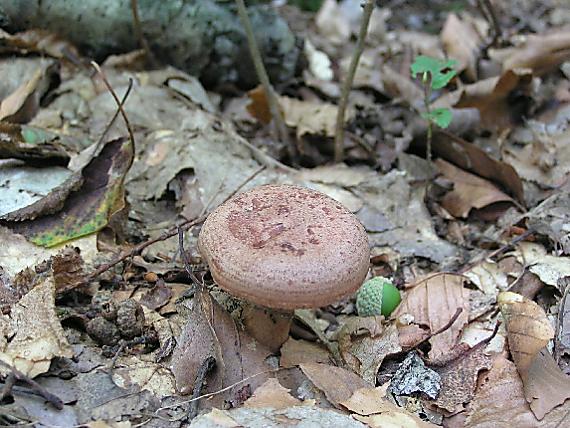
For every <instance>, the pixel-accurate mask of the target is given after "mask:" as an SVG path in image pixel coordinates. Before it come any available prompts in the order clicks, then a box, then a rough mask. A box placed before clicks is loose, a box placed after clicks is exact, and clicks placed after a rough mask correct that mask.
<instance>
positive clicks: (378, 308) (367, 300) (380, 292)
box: [356, 276, 401, 317]
mask: <svg viewBox="0 0 570 428" xmlns="http://www.w3.org/2000/svg"><path fill="white" fill-rule="evenodd" d="M400 301H401V298H400V292H399V291H398V289H397V288H396V287H394V284H392V283H391V282H390V281H389V280H388V279H386V278H383V277H381V276H377V277H375V278H372V279H369V280H368V281H366V282H365V283H364V284H362V286H361V287H360V290H358V293H357V294H356V309H357V310H358V315H359V316H361V317H371V316H374V315H384V316H385V317H388V316H389V315H390V314H391V313H392V311H394V309H396V307H397V306H398V305H399V304H400Z"/></svg>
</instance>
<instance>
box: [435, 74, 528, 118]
mask: <svg viewBox="0 0 570 428" xmlns="http://www.w3.org/2000/svg"><path fill="white" fill-rule="evenodd" d="M531 82H532V73H531V72H530V70H526V69H515V70H506V71H505V72H503V74H502V75H501V76H497V77H490V78H488V79H484V80H479V81H478V82H475V83H472V84H470V85H465V86H463V87H461V88H459V89H457V90H455V91H453V92H450V93H449V94H446V95H444V96H442V97H440V98H439V99H438V100H437V101H436V102H435V103H433V107H434V108H438V107H455V108H469V107H475V108H477V109H478V110H479V112H480V113H481V121H482V126H483V127H486V128H489V129H495V128H503V127H506V126H511V125H512V122H513V110H512V109H513V106H512V103H511V102H510V101H509V95H510V94H511V93H512V92H513V91H515V90H518V91H520V92H521V93H522V92H524V89H526V88H528V87H529V86H530V84H531Z"/></svg>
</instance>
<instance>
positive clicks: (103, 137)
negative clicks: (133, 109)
mask: <svg viewBox="0 0 570 428" xmlns="http://www.w3.org/2000/svg"><path fill="white" fill-rule="evenodd" d="M132 89H133V79H129V86H127V90H126V91H125V95H123V99H122V100H121V102H120V103H119V105H120V106H124V105H125V103H126V102H127V98H128V97H129V95H130V93H131V90H132ZM119 114H121V109H120V108H117V110H115V114H113V117H112V118H111V120H110V121H109V123H108V124H107V126H106V127H105V130H104V131H103V133H102V134H101V136H100V137H99V140H98V141H97V145H96V146H95V147H96V149H95V150H94V151H93V156H96V155H97V153H98V152H99V149H100V148H101V145H102V144H103V141H104V139H105V136H106V135H107V133H108V132H109V130H110V129H111V127H112V126H113V124H114V123H115V120H117V117H118V116H119Z"/></svg>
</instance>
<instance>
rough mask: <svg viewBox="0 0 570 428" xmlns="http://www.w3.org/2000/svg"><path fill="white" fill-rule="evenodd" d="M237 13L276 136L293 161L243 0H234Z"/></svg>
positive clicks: (273, 92) (287, 134)
mask: <svg viewBox="0 0 570 428" xmlns="http://www.w3.org/2000/svg"><path fill="white" fill-rule="evenodd" d="M236 4H237V10H238V14H239V17H240V20H241V23H242V25H243V28H244V30H245V34H246V37H247V45H248V47H249V53H250V55H251V59H252V61H253V65H254V67H255V74H257V79H258V80H259V82H260V83H261V85H262V86H263V91H264V92H265V97H266V98H267V104H268V105H269V111H270V112H271V116H272V117H273V120H274V123H275V126H276V128H277V137H278V138H279V139H280V140H281V141H283V142H284V143H285V144H286V145H287V149H288V151H289V156H290V158H291V160H292V161H294V159H295V157H296V155H295V147H293V145H292V143H291V141H290V139H289V132H288V130H287V126H286V125H285V121H284V120H283V115H282V114H281V108H280V107H279V100H278V99H277V95H276V93H275V90H274V89H273V86H272V85H271V82H270V81H269V76H268V74H267V70H266V69H265V65H264V64H263V58H262V56H261V51H260V50H259V46H258V45H257V40H256V39H255V34H254V33H253V27H252V25H251V21H250V19H249V16H248V14H247V9H246V7H245V3H244V0H236Z"/></svg>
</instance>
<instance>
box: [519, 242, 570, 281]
mask: <svg viewBox="0 0 570 428" xmlns="http://www.w3.org/2000/svg"><path fill="white" fill-rule="evenodd" d="M514 255H515V256H516V257H517V260H518V261H519V262H521V263H522V264H523V265H524V266H528V269H529V270H530V271H531V272H532V273H534V274H535V275H537V276H538V277H539V278H540V279H541V281H542V282H544V283H546V284H548V285H551V286H553V287H557V286H558V280H559V279H560V278H564V277H566V276H570V258H569V257H556V256H552V255H550V254H548V253H547V251H546V249H545V248H544V247H543V246H542V245H540V244H537V243H533V242H521V243H520V244H519V245H518V246H517V251H515V252H514Z"/></svg>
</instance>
